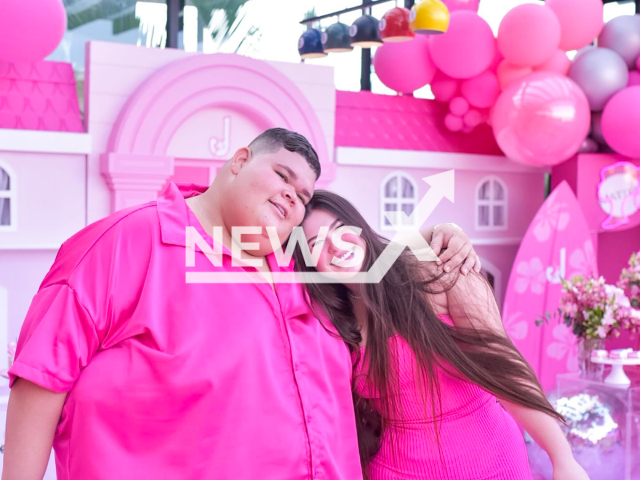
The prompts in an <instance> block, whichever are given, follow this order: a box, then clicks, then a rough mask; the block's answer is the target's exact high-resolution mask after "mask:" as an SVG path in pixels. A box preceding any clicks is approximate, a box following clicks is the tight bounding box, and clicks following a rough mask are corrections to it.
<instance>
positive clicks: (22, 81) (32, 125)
mask: <svg viewBox="0 0 640 480" xmlns="http://www.w3.org/2000/svg"><path fill="white" fill-rule="evenodd" d="M0 128H12V129H19V130H49V131H61V132H82V131H84V128H83V124H82V117H81V116H80V107H79V105H78V94H77V91H76V80H75V77H74V74H73V68H72V67H71V64H69V63H60V62H46V61H42V62H35V63H8V62H1V61H0Z"/></svg>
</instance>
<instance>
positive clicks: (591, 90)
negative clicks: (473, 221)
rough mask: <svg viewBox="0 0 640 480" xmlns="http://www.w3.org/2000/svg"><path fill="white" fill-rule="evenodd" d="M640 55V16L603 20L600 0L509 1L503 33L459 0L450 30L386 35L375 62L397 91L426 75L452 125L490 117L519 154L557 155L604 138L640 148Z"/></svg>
mask: <svg viewBox="0 0 640 480" xmlns="http://www.w3.org/2000/svg"><path fill="white" fill-rule="evenodd" d="M450 9H451V7H450ZM596 38H597V43H598V47H597V48H596V47H594V46H592V45H591V44H592V43H593V41H594V39H596ZM580 49H582V50H580ZM403 50H404V54H403V53H402V51H403ZM572 50H580V51H579V52H578V54H577V55H576V56H575V58H574V60H573V62H572V61H571V60H570V59H569V57H568V56H567V53H566V52H568V51H572ZM639 57H640V16H635V15H634V16H623V17H617V18H614V19H613V20H611V21H610V22H608V23H607V24H606V25H604V22H603V4H602V1H601V0H547V1H546V2H545V5H539V4H524V5H520V6H518V7H515V8H514V9H512V10H511V11H509V12H508V13H507V14H506V15H505V17H504V18H503V20H502V22H501V24H500V27H499V29H498V35H497V38H494V36H493V33H492V31H491V29H490V28H489V25H488V24H487V23H486V22H485V21H484V20H483V19H482V18H481V17H480V16H478V15H477V13H476V12H475V10H474V9H473V8H472V9H471V10H464V9H460V8H458V9H456V10H454V11H452V12H451V17H450V24H449V29H448V31H447V32H446V33H445V34H443V35H438V36H431V37H430V38H428V39H427V40H425V39H416V40H413V41H412V42H405V43H402V44H395V45H387V44H385V45H383V46H382V47H380V48H379V49H378V51H377V52H376V58H375V59H374V65H375V68H376V73H378V75H379V77H380V79H381V81H382V82H383V83H385V84H386V85H387V86H388V87H390V88H392V89H394V90H396V91H399V92H405V93H406V92H411V91H414V90H416V89H418V88H420V87H423V86H425V85H427V84H429V85H430V86H431V90H432V92H433V95H434V97H435V99H436V100H437V101H439V102H445V103H448V105H449V113H448V114H447V115H446V117H445V118H444V125H445V126H446V128H448V129H449V130H451V131H454V132H463V133H464V132H470V131H472V130H473V129H474V128H475V127H477V126H478V125H480V124H482V123H488V124H490V125H491V126H492V127H493V132H494V135H495V138H496V140H497V142H498V145H499V146H500V148H501V149H502V150H503V152H504V153H505V155H506V156H507V157H509V158H510V159H512V160H513V161H515V162H519V163H523V164H527V165H555V164H558V163H561V162H563V161H565V160H567V159H568V158H570V157H572V156H573V155H575V154H576V153H578V152H586V151H598V150H600V149H603V148H610V149H613V150H614V151H616V152H618V153H621V154H623V155H627V156H640V135H637V125H638V124H640V65H639V63H640V59H639ZM408 59H410V60H408ZM629 70H631V71H629ZM399 87H401V88H399Z"/></svg>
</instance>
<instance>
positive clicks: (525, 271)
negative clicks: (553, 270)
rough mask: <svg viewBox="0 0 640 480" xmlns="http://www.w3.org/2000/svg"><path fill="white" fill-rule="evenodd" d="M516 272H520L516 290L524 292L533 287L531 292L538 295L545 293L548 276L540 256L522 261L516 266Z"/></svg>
mask: <svg viewBox="0 0 640 480" xmlns="http://www.w3.org/2000/svg"><path fill="white" fill-rule="evenodd" d="M516 273H517V274H518V277H517V278H516V283H515V286H514V287H515V290H516V292H518V293H524V292H526V291H527V290H528V289H529V287H531V292H532V293H535V294H536V295H542V294H543V293H544V284H545V282H546V277H545V274H544V268H543V266H542V262H541V261H540V259H539V258H538V257H533V258H532V259H530V260H529V261H528V262H527V261H522V262H520V263H519V264H518V266H517V267H516Z"/></svg>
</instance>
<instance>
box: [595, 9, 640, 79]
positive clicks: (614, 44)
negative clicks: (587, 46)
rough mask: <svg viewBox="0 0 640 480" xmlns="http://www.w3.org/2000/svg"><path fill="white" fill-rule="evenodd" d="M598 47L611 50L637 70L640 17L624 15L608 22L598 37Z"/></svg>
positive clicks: (639, 49) (628, 65) (639, 46)
mask: <svg viewBox="0 0 640 480" xmlns="http://www.w3.org/2000/svg"><path fill="white" fill-rule="evenodd" d="M598 47H602V48H610V49H611V50H613V51H614V52H616V53H617V54H618V55H620V56H621V57H622V58H623V59H624V61H625V62H626V64H627V67H628V68H630V69H633V70H635V68H636V61H637V60H638V56H640V16H639V15H622V16H620V17H616V18H614V19H612V20H610V21H608V22H607V24H606V25H605V26H604V28H603V29H602V32H600V36H599V37H598Z"/></svg>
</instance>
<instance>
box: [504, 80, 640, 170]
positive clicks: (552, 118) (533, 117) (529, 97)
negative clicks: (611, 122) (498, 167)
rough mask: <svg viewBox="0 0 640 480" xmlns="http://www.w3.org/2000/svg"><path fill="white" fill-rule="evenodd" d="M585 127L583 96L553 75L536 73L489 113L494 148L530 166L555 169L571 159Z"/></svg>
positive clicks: (588, 117)
mask: <svg viewBox="0 0 640 480" xmlns="http://www.w3.org/2000/svg"><path fill="white" fill-rule="evenodd" d="M638 88H639V89H640V87H638ZM638 112H640V106H639V108H638ZM625 121H626V119H625ZM639 121H640V118H639ZM590 124H591V112H590V110H589V102H588V101H587V97H586V96H585V94H584V93H583V92H582V90H581V89H580V87H579V86H578V85H577V84H576V83H575V82H574V81H573V80H571V79H569V78H567V77H563V76H560V75H557V74H554V73H547V72H536V73H532V74H531V75H529V76H527V77H525V78H524V79H522V80H520V81H519V82H516V83H514V84H513V85H511V86H510V87H509V88H508V89H507V90H505V91H504V92H502V94H501V95H500V97H499V98H498V101H497V102H496V105H495V107H494V109H493V133H494V135H495V137H496V140H497V142H498V145H499V146H500V148H501V149H502V151H503V152H504V154H505V155H506V156H507V157H509V158H510V159H512V160H515V161H516V162H520V163H525V164H529V165H536V164H538V165H556V164H558V163H561V162H563V161H564V160H567V159H568V158H570V157H572V156H573V155H575V154H576V152H577V151H578V150H579V149H580V146H581V145H582V142H583V141H584V139H585V137H586V136H587V134H588V133H589V126H590ZM629 125H632V122H629ZM636 128H637V127H636ZM634 137H638V136H637V135H634Z"/></svg>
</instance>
